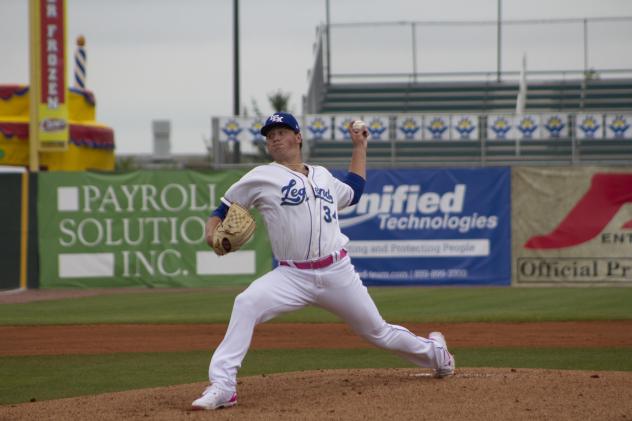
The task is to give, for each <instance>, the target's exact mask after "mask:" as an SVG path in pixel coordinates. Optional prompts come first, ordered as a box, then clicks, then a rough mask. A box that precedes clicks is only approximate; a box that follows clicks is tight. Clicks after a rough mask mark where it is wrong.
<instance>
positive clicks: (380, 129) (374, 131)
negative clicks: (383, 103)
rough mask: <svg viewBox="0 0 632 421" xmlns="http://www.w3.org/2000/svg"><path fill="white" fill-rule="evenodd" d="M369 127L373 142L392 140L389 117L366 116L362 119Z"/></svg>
mask: <svg viewBox="0 0 632 421" xmlns="http://www.w3.org/2000/svg"><path fill="white" fill-rule="evenodd" d="M362 119H363V120H364V122H365V123H366V125H367V129H368V130H369V133H371V137H370V139H371V140H386V141H388V140H390V133H389V129H388V128H389V124H388V119H389V117H388V116H384V115H365V116H363V118H362Z"/></svg>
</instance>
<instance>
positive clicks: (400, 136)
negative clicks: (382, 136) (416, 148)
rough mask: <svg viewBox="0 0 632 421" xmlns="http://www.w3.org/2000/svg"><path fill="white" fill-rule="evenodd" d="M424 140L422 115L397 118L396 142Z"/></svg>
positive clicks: (399, 116)
mask: <svg viewBox="0 0 632 421" xmlns="http://www.w3.org/2000/svg"><path fill="white" fill-rule="evenodd" d="M422 138H423V120H422V118H421V116H420V115H410V114H400V115H397V116H395V140H421V139H422Z"/></svg>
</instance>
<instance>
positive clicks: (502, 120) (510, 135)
mask: <svg viewBox="0 0 632 421" xmlns="http://www.w3.org/2000/svg"><path fill="white" fill-rule="evenodd" d="M513 121H514V117H513V115H512V114H498V115H490V116H488V117H487V138H488V139H490V140H507V139H515V138H516V135H515V132H516V129H515V128H514V123H513Z"/></svg>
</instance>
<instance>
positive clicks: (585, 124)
mask: <svg viewBox="0 0 632 421" xmlns="http://www.w3.org/2000/svg"><path fill="white" fill-rule="evenodd" d="M575 136H577V139H601V138H603V118H602V115H601V114H577V116H576V117H575Z"/></svg>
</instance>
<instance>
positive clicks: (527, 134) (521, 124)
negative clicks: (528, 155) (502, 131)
mask: <svg viewBox="0 0 632 421" xmlns="http://www.w3.org/2000/svg"><path fill="white" fill-rule="evenodd" d="M514 127H515V128H516V132H515V133H516V137H517V138H518V139H521V140H530V139H540V116H539V115H536V114H524V115H521V116H516V117H515V120H514Z"/></svg>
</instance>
